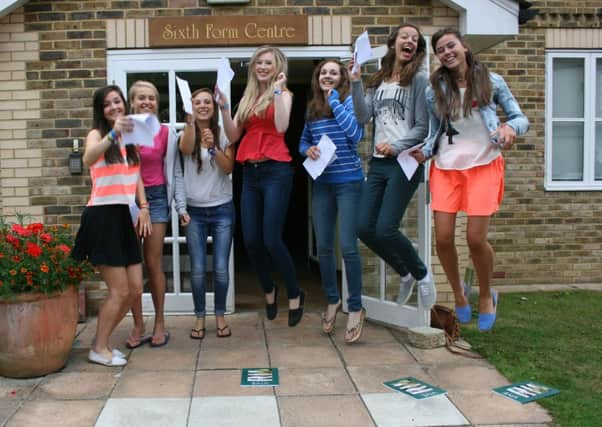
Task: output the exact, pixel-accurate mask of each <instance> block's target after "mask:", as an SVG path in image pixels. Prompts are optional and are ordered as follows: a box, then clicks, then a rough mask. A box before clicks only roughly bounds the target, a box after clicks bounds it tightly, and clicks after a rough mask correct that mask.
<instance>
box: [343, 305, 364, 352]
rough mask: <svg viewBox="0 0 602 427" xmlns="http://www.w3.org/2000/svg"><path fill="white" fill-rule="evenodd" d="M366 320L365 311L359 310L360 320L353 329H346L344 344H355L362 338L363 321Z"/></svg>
mask: <svg viewBox="0 0 602 427" xmlns="http://www.w3.org/2000/svg"><path fill="white" fill-rule="evenodd" d="M365 318H366V309H365V308H362V309H361V310H360V320H359V321H358V322H357V324H356V325H355V326H354V327H353V328H348V329H347V330H346V331H345V342H346V343H347V344H351V343H354V342H356V341H357V340H359V339H360V337H361V336H362V330H363V329H364V319H365Z"/></svg>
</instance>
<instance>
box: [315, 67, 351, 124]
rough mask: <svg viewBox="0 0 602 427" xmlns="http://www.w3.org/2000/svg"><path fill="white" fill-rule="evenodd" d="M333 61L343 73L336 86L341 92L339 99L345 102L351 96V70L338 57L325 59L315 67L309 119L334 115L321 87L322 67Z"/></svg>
mask: <svg viewBox="0 0 602 427" xmlns="http://www.w3.org/2000/svg"><path fill="white" fill-rule="evenodd" d="M330 62H332V63H333V64H337V65H338V66H339V72H340V73H341V81H340V82H339V85H338V86H337V87H336V88H335V89H336V90H337V91H338V92H339V99H340V100H341V102H343V101H344V100H345V99H346V98H347V96H349V71H347V68H346V67H345V66H344V65H343V64H342V63H341V61H339V60H337V59H324V60H323V61H320V63H319V64H318V65H317V66H316V68H314V72H313V74H312V77H311V92H312V99H311V101H310V102H309V106H308V107H307V118H308V120H318V119H321V118H324V117H332V110H331V109H330V105H329V104H328V101H327V100H326V98H325V97H324V91H323V90H322V89H321V88H320V72H321V71H322V67H323V66H324V65H326V64H328V63H330Z"/></svg>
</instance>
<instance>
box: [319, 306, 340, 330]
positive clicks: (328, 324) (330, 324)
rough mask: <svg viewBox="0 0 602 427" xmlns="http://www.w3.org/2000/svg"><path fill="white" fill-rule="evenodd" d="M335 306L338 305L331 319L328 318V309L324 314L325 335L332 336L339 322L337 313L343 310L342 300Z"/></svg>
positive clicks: (323, 326) (323, 328)
mask: <svg viewBox="0 0 602 427" xmlns="http://www.w3.org/2000/svg"><path fill="white" fill-rule="evenodd" d="M329 305H330V304H329ZM333 305H336V308H335V310H334V314H333V316H332V317H331V318H330V319H328V318H327V316H328V309H326V312H325V313H322V331H324V333H325V334H330V333H331V332H332V331H333V330H334V326H335V324H336V321H337V313H338V312H339V310H340V309H341V305H342V304H341V300H339V302H337V303H336V304H333Z"/></svg>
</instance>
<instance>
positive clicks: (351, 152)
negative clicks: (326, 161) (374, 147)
mask: <svg viewBox="0 0 602 427" xmlns="http://www.w3.org/2000/svg"><path fill="white" fill-rule="evenodd" d="M329 102H330V108H331V109H332V112H333V115H334V117H328V118H324V119H319V120H314V121H308V122H305V126H304V128H303V133H302V134H301V142H300V144H299V152H300V153H301V155H302V156H304V157H305V152H306V151H307V149H308V148H309V147H311V146H312V145H318V142H320V138H322V135H324V134H326V135H328V137H329V138H330V139H331V140H332V142H333V143H334V144H335V145H336V147H337V150H336V155H337V158H336V159H335V161H334V162H332V163H331V164H330V165H328V166H327V167H326V169H325V170H324V173H323V174H322V175H320V176H319V177H318V178H317V179H316V182H322V183H328V184H338V183H343V182H352V181H359V180H361V179H364V173H363V172H362V165H361V162H360V157H359V155H358V153H357V145H358V143H359V141H360V140H361V139H362V137H363V136H364V128H363V127H362V126H361V125H360V124H358V122H357V120H356V118H355V113H354V112H353V101H352V99H351V96H349V97H347V99H345V101H344V102H342V103H341V101H340V100H338V99H332V100H329Z"/></svg>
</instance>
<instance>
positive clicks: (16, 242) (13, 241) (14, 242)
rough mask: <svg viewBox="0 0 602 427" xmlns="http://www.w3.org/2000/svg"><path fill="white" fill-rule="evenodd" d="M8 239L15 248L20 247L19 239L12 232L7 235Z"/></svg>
mask: <svg viewBox="0 0 602 427" xmlns="http://www.w3.org/2000/svg"><path fill="white" fill-rule="evenodd" d="M6 241H7V242H8V243H10V244H11V245H12V246H13V248H15V249H17V248H18V247H19V239H18V238H16V237H15V236H13V235H12V234H7V235H6Z"/></svg>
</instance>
